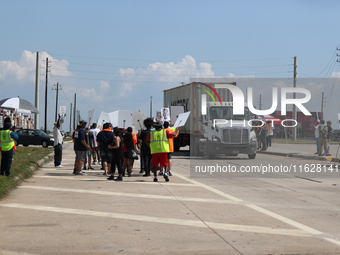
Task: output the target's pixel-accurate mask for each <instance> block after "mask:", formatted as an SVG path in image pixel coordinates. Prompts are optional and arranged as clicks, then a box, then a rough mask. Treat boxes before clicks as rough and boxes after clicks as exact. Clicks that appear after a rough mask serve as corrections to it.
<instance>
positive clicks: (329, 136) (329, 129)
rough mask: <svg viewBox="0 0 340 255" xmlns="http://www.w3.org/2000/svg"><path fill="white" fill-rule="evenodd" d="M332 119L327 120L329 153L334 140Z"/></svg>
mask: <svg viewBox="0 0 340 255" xmlns="http://www.w3.org/2000/svg"><path fill="white" fill-rule="evenodd" d="M331 125H332V121H330V120H328V121H327V128H328V131H327V147H328V153H329V150H330V148H329V144H330V142H331V140H332V131H333V128H332V126H331Z"/></svg>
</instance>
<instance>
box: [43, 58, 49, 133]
mask: <svg viewBox="0 0 340 255" xmlns="http://www.w3.org/2000/svg"><path fill="white" fill-rule="evenodd" d="M48 68H49V66H48V58H46V75H45V122H44V131H45V133H46V130H47V81H48V72H49V71H48Z"/></svg>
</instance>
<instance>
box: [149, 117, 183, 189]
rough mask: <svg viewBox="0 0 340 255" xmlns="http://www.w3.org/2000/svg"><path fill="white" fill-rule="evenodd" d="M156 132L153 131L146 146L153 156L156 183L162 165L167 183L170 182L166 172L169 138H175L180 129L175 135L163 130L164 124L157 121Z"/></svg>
mask: <svg viewBox="0 0 340 255" xmlns="http://www.w3.org/2000/svg"><path fill="white" fill-rule="evenodd" d="M154 127H155V130H153V131H151V132H150V134H149V135H148V137H147V138H146V144H147V145H149V146H150V150H151V154H152V168H153V175H154V179H153V181H154V182H157V181H158V179H157V168H158V165H160V167H161V169H163V168H164V175H163V177H164V179H165V181H167V182H168V181H169V176H168V174H167V172H166V168H167V167H168V153H169V152H170V149H169V138H172V137H174V136H175V135H177V133H178V128H176V132H175V133H173V132H171V131H168V130H165V129H162V122H161V121H157V122H156V123H155V124H154Z"/></svg>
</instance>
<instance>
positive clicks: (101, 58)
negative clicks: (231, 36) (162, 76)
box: [49, 53, 292, 62]
mask: <svg viewBox="0 0 340 255" xmlns="http://www.w3.org/2000/svg"><path fill="white" fill-rule="evenodd" d="M49 55H50V56H52V55H54V56H63V57H72V58H85V59H99V60H117V61H142V62H143V61H149V62H151V61H154V62H168V61H172V60H159V59H126V58H104V57H89V56H75V55H65V54H57V53H51V54H49ZM288 59H290V60H291V59H292V58H267V59H244V60H240V59H230V60H206V61H200V62H251V61H270V60H277V61H282V60H288Z"/></svg>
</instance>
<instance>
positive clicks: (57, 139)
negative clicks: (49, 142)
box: [53, 114, 63, 168]
mask: <svg viewBox="0 0 340 255" xmlns="http://www.w3.org/2000/svg"><path fill="white" fill-rule="evenodd" d="M59 129H60V114H59V117H58V121H56V122H54V128H53V139H54V144H53V145H54V167H58V168H60V167H63V166H62V165H61V161H62V154H63V136H62V135H61V133H60V130H59Z"/></svg>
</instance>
